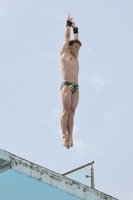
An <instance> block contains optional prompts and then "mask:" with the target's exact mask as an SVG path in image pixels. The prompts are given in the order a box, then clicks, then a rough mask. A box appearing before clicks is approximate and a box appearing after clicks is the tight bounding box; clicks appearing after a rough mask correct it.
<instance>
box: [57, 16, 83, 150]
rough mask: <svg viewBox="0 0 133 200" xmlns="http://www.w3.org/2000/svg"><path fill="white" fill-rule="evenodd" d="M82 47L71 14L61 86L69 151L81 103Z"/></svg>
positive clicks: (64, 124)
mask: <svg viewBox="0 0 133 200" xmlns="http://www.w3.org/2000/svg"><path fill="white" fill-rule="evenodd" d="M71 27H72V28H73V34H74V38H73V40H70V29H71ZM81 45H82V43H81V42H80V41H79V39H78V27H77V25H76V24H75V23H74V22H73V18H70V14H68V19H67V23H66V31H65V38H64V43H63V46H62V49H61V52H60V55H61V71H62V76H63V82H62V84H61V97H62V107H63V112H62V116H61V129H62V142H63V145H64V146H66V147H67V148H68V149H69V148H70V147H73V137H72V133H73V118H74V114H75V109H76V107H77V105H78V102H79V86H78V73H79V62H78V55H79V49H80V47H81Z"/></svg>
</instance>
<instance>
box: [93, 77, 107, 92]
mask: <svg viewBox="0 0 133 200" xmlns="http://www.w3.org/2000/svg"><path fill="white" fill-rule="evenodd" d="M89 82H90V84H91V85H92V86H93V87H94V88H95V90H96V91H99V90H100V89H101V88H102V87H103V86H104V85H105V80H103V78H102V77H101V76H100V74H95V75H94V76H93V77H91V78H89Z"/></svg>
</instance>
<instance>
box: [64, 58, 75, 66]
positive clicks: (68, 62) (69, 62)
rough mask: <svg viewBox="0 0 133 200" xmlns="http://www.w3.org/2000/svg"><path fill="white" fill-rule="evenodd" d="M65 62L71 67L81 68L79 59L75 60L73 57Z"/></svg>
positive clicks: (65, 59)
mask: <svg viewBox="0 0 133 200" xmlns="http://www.w3.org/2000/svg"><path fill="white" fill-rule="evenodd" d="M64 62H65V63H66V64H67V65H71V66H75V67H78V66H79V62H78V60H77V58H73V57H72V56H68V57H66V58H64Z"/></svg>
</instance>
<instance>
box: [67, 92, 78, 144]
mask: <svg viewBox="0 0 133 200" xmlns="http://www.w3.org/2000/svg"><path fill="white" fill-rule="evenodd" d="M78 102H79V90H76V91H75V92H74V93H73V94H72V98H71V109H70V112H69V115H68V139H69V147H72V146H73V137H72V136H73V124H74V114H75V109H76V107H77V105H78Z"/></svg>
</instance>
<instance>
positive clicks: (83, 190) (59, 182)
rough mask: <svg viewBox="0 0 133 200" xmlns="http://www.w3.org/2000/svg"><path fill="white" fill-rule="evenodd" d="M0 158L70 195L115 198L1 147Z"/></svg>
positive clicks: (89, 198) (89, 199) (103, 199)
mask: <svg viewBox="0 0 133 200" xmlns="http://www.w3.org/2000/svg"><path fill="white" fill-rule="evenodd" d="M0 159H3V160H5V161H8V162H6V164H8V166H5V167H7V168H9V165H10V168H11V169H12V170H15V171H17V172H19V173H21V174H25V175H27V176H28V177H32V178H34V179H36V180H39V181H41V182H44V183H47V184H48V185H51V186H53V187H56V188H59V189H60V190H63V191H66V192H68V193H70V194H71V195H75V196H76V197H79V198H80V199H86V200H116V198H114V197H111V196H109V195H107V194H104V193H102V192H100V191H97V190H95V189H92V188H90V187H88V186H86V185H83V184H82V183H79V182H77V181H74V180H72V179H70V178H68V177H66V176H63V175H61V174H58V173H55V172H53V171H51V170H48V169H46V168H44V167H41V166H39V165H36V164H34V163H31V162H30V161H27V160H24V159H22V158H19V157H17V156H15V155H13V154H11V153H9V152H6V151H4V150H2V149H0ZM0 166H1V167H3V169H2V170H3V171H4V166H2V165H1V164H0ZM9 171H10V170H9ZM3 173H5V172H3ZM3 173H1V174H3ZM1 174H0V176H1ZM44 199H45V197H44ZM51 199H52V197H51ZM7 200H8V199H7ZM53 200H54V198H53Z"/></svg>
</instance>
